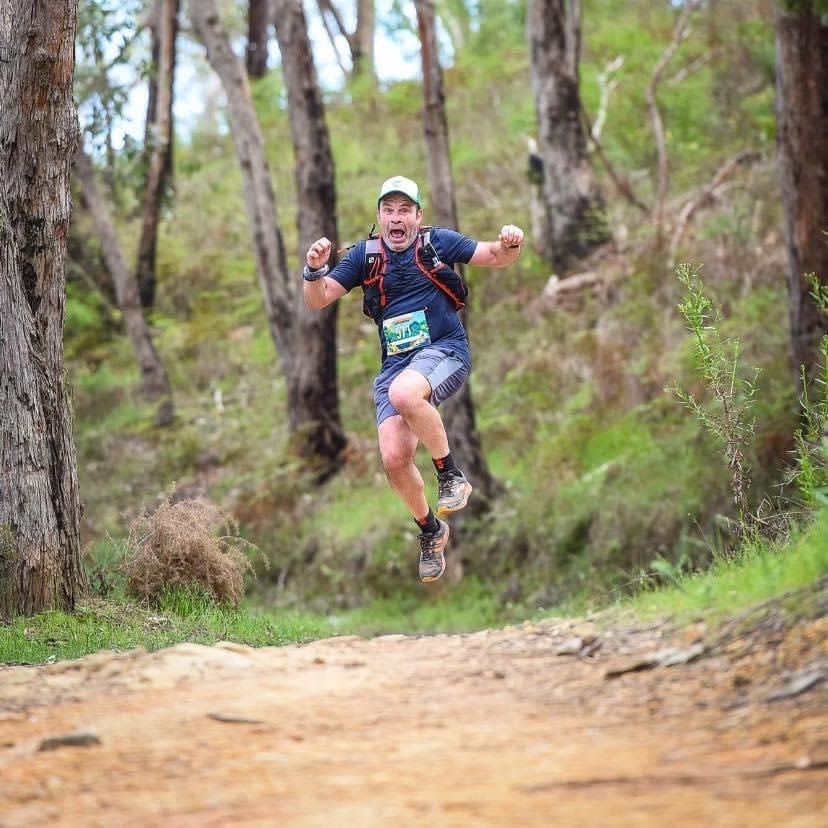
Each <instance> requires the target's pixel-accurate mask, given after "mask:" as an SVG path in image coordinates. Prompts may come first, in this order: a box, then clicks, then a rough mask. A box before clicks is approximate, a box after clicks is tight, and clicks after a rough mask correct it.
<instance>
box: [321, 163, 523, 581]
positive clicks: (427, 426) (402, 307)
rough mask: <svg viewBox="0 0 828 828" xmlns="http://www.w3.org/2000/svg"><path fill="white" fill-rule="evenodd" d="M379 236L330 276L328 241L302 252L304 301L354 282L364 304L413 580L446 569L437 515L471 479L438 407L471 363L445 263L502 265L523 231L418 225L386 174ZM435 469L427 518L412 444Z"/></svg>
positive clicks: (457, 292) (457, 501) (401, 181)
mask: <svg viewBox="0 0 828 828" xmlns="http://www.w3.org/2000/svg"><path fill="white" fill-rule="evenodd" d="M377 223H378V224H379V228H380V234H379V238H378V239H377V238H371V239H368V240H367V241H362V242H359V243H358V244H356V245H354V246H353V247H352V248H351V249H350V250H349V252H348V254H347V255H346V256H345V257H344V258H343V259H342V260H341V261H340V262H339V263H338V264H337V265H336V267H334V269H333V270H332V271H330V272H329V269H328V264H327V263H328V259H329V258H330V255H331V242H330V241H329V240H328V239H326V238H321V239H319V240H318V241H316V242H314V243H313V244H312V245H311V246H310V249H309V250H308V252H307V256H306V261H307V266H306V267H305V269H304V279H305V281H304V296H305V303H306V304H307V306H308V307H309V308H311V309H314V310H318V309H320V308H324V307H326V306H327V305H330V304H331V303H332V302H335V301H336V300H337V299H339V298H340V297H342V296H344V295H345V294H346V293H347V292H348V291H350V290H352V289H353V288H355V287H357V286H361V287H362V289H363V291H364V305H363V310H364V311H365V312H366V313H367V314H368V315H369V316H371V317H372V318H373V319H374V321H375V322H376V323H377V327H378V331H379V338H380V346H381V348H382V366H381V368H380V372H379V374H378V375H377V378H376V379H375V381H374V402H375V404H376V409H377V433H378V436H379V449H380V456H381V458H382V464H383V467H384V469H385V473H386V475H387V477H388V480H389V482H390V483H391V486H392V487H393V489H394V491H395V492H396V493H397V495H398V496H399V497H400V499H401V500H402V501H403V503H404V504H405V505H406V507H407V508H408V510H409V512H411V515H412V517H413V518H414V520H415V521H416V523H417V526H418V527H419V529H420V535H419V541H420V564H419V574H420V580H422V581H424V582H429V581H436V580H437V579H438V578H439V577H440V576H441V575H442V574H443V572H445V568H446V560H445V548H446V544H447V542H448V539H449V526H448V524H447V523H446V522H445V521H444V520H441V518H443V517H445V516H447V515H449V514H452V513H454V512H458V511H459V510H460V509H462V508H463V507H465V505H466V503H467V502H468V499H469V495H470V494H471V491H472V487H471V484H470V483H469V482H468V480H466V476H465V475H464V474H463V472H462V471H461V470H460V469H458V468H457V466H456V464H455V462H454V460H453V458H452V456H451V451H450V450H449V444H448V438H447V437H446V429H445V427H444V426H443V421H442V418H441V417H440V414H439V412H438V411H437V406H439V405H440V404H441V403H443V402H445V401H446V400H447V399H448V398H449V397H450V396H451V395H452V394H455V393H456V392H457V391H458V390H459V389H460V387H461V386H462V384H463V382H464V381H465V380H466V377H467V376H468V374H469V370H470V368H471V357H470V354H469V345H468V341H467V339H466V332H465V330H464V328H463V325H462V323H461V322H460V319H459V317H458V315H457V314H458V311H459V310H460V308H462V307H463V299H464V298H465V296H466V293H467V291H466V286H465V284H464V283H463V281H462V279H461V278H460V277H459V276H458V275H457V274H456V273H455V272H454V270H453V265H454V264H456V263H458V262H462V263H464V264H470V265H476V266H480V267H507V266H508V265H510V264H512V263H513V262H514V261H515V260H516V259H517V257H518V256H519V255H520V245H521V244H522V243H523V231H522V230H521V229H520V228H519V227H516V226H515V225H513V224H507V225H505V226H504V227H503V228H502V229H501V231H500V235H499V237H498V240H497V241H494V242H477V241H474V240H472V239H469V238H467V237H466V236H463V235H461V234H460V233H456V232H455V231H453V230H447V229H444V228H438V227H435V228H430V229H428V230H427V231H421V227H422V223H423V210H422V200H421V198H420V190H419V188H418V187H417V184H416V183H415V182H413V181H412V180H411V179H409V178H404V177H403V176H394V177H393V178H389V179H387V180H386V181H385V182H384V183H383V184H382V187H380V191H379V196H378V198H377ZM420 442H421V443H422V444H423V445H424V446H425V447H426V449H427V450H428V451H429V452H430V453H431V458H432V462H433V464H434V468H435V470H436V472H437V489H438V499H437V507H436V514H435V513H434V511H432V510H431V508H430V507H429V505H428V500H427V499H426V496H425V486H424V483H423V478H422V475H421V474H420V472H419V470H418V469H417V467H416V465H415V464H414V454H415V452H416V449H417V445H418V443H420Z"/></svg>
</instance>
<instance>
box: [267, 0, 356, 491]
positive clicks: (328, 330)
mask: <svg viewBox="0 0 828 828" xmlns="http://www.w3.org/2000/svg"><path fill="white" fill-rule="evenodd" d="M274 8H275V16H274V17H275V21H276V38H277V40H278V41H279V49H280V51H281V53H282V73H283V75H284V81H285V87H286V90H287V100H288V115H289V118H290V130H291V137H292V139H293V148H294V161H295V173H296V199H297V205H298V216H297V224H298V230H299V250H300V251H304V250H307V249H308V248H309V247H310V246H311V244H313V242H315V241H316V240H317V239H318V238H321V237H322V236H326V237H327V238H329V239H330V240H331V242H332V245H333V249H334V250H336V249H337V247H338V246H339V244H338V241H337V239H338V232H337V226H336V187H335V184H334V160H333V155H332V153H331V142H330V137H329V134H328V127H327V124H326V123H325V110H324V106H323V104H322V96H321V95H320V93H319V86H318V84H317V80H316V69H315V68H314V65H313V57H312V52H311V44H310V40H309V39H308V32H307V23H306V21H305V13H304V10H303V7H302V3H301V0H275V3H274ZM334 263H335V262H334V260H333V259H332V261H331V266H333V264H334ZM337 307H338V305H337V304H336V303H334V304H333V305H330V306H328V307H327V308H325V309H324V310H321V311H311V310H308V308H307V307H306V306H305V303H304V300H303V299H302V297H301V295H299V296H298V297H297V303H296V307H295V309H294V313H295V316H296V331H295V334H294V336H295V340H296V341H295V349H294V351H295V352H294V358H293V360H292V364H293V376H292V378H291V380H290V382H289V383H288V389H289V394H288V418H289V420H290V424H291V431H292V432H295V433H299V434H301V435H302V442H303V444H304V445H300V446H299V448H300V451H301V452H302V453H305V454H311V455H314V456H316V457H318V458H320V459H322V460H324V461H326V468H325V469H324V470H323V475H322V476H326V475H327V474H329V473H331V472H333V471H335V470H336V469H337V468H338V467H339V464H340V462H341V453H342V449H343V448H344V447H345V444H346V442H347V440H346V437H345V432H344V430H343V428H342V423H341V420H340V415H339V392H338V387H337V376H336V374H337V359H336V320H337Z"/></svg>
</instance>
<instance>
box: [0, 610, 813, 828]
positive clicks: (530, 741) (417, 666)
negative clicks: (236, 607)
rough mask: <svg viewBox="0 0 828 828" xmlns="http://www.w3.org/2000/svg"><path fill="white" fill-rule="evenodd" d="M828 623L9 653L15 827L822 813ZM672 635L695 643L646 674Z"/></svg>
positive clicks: (751, 819)
mask: <svg viewBox="0 0 828 828" xmlns="http://www.w3.org/2000/svg"><path fill="white" fill-rule="evenodd" d="M826 632H828V621H826V619H824V618H823V619H820V620H816V621H809V622H803V623H800V624H798V625H795V626H793V627H789V628H786V627H785V626H784V625H781V626H780V624H778V623H770V622H767V619H766V621H765V622H763V623H762V624H760V625H759V626H758V627H754V629H753V630H752V631H751V632H750V633H742V634H740V635H736V634H735V633H734V634H732V635H730V636H725V637H724V638H723V639H722V638H721V637H720V638H719V640H718V642H715V643H712V642H709V641H708V642H705V640H704V630H703V629H700V628H690V629H684V630H680V631H676V632H672V631H669V630H668V628H667V627H666V626H654V627H651V628H649V629H641V628H639V629H635V628H626V629H622V628H619V627H615V628H613V629H599V628H597V627H594V626H591V625H587V624H584V623H575V622H570V621H560V620H549V621H545V622H541V623H537V624H525V625H522V626H519V627H512V628H508V629H504V630H496V631H492V630H489V631H484V632H480V633H474V634H470V635H453V636H446V635H440V636H432V637H416V638H415V637H403V636H385V637H381V638H376V639H373V640H361V639H357V638H334V639H329V640H325V641H319V642H315V643H313V644H308V645H305V646H298V647H285V648H268V649H260V650H253V649H248V648H245V647H241V646H237V645H233V644H227V645H218V646H216V647H210V648H208V647H200V646H196V645H181V646H178V647H173V648H171V649H168V650H163V651H160V652H156V653H146V652H144V651H135V652H128V653H120V654H116V653H99V654H96V655H93V656H89V657H87V658H84V659H81V660H79V661H75V662H63V663H57V664H53V665H47V666H43V667H38V668H32V667H28V668H27V667H6V668H0V826H3V828H16V826H26V828H30V827H31V826H38V827H39V826H46V825H49V826H51V825H72V826H74V825H79V826H80V825H82V826H111V825H117V826H118V827H119V828H126V826H141V828H145V827H146V826H165V828H166V827H167V826H169V828H178V827H179V826H180V827H181V828H183V827H184V826H194V827H197V828H203V827H204V826H276V825H280V826H303V827H304V826H320V828H321V827H322V826H324V828H330V826H343V827H344V828H350V827H351V826H380V825H381V826H395V828H396V826H421V825H429V826H458V828H468V827H469V826H488V825H496V826H565V827H566V828H570V826H624V828H630V827H631V826H648V827H649V826H671V828H675V826H750V828H761V827H762V826H773V828H779V826H825V825H828V716H827V715H826V712H828V691H827V689H826V683H827V682H826V678H827V677H828V645H826V639H827V638H828V636H826ZM668 647H673V648H678V650H671V651H670V652H669V654H668V655H671V656H672V660H674V661H675V660H678V661H682V660H686V659H693V660H691V661H690V663H686V664H679V665H676V666H659V667H656V668H654V669H636V670H633V668H643V667H644V666H645V664H649V663H652V662H654V661H656V660H658V659H661V660H665V654H664V652H663V651H664V650H665V648H668ZM702 649H704V652H703V653H702V652H701V650H702ZM657 653H658V654H659V655H658V659H656V658H655V657H654V654H657ZM667 660H668V661H669V660H670V659H667ZM614 673H618V675H617V677H615V678H610V677H608V676H609V675H613V674H614ZM772 697H776V698H775V700H771V698H772ZM66 737H71V738H68V739H67V738H66ZM67 742H70V743H71V742H75V743H76V744H67ZM77 743H80V744H77ZM49 748H52V749H49Z"/></svg>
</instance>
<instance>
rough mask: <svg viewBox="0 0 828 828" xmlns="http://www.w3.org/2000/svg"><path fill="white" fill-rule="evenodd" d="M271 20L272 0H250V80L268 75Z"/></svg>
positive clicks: (247, 59) (248, 47) (247, 54)
mask: <svg viewBox="0 0 828 828" xmlns="http://www.w3.org/2000/svg"><path fill="white" fill-rule="evenodd" d="M270 19H271V8H270V0H249V2H248V4H247V49H246V58H245V60H246V65H247V74H248V77H250V78H263V77H264V76H265V75H266V74H267V42H268V40H269V34H268V32H269V29H270Z"/></svg>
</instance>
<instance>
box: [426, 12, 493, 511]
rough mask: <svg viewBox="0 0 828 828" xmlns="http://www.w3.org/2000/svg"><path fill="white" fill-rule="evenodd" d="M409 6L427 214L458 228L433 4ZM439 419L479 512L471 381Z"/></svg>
mask: <svg viewBox="0 0 828 828" xmlns="http://www.w3.org/2000/svg"><path fill="white" fill-rule="evenodd" d="M414 8H415V11H416V14H417V29H418V34H419V37H420V55H421V59H422V69H423V127H424V131H425V141H426V149H427V153H428V181H429V190H430V192H431V214H432V218H433V221H434V223H435V224H438V225H440V226H443V227H451V228H453V229H459V223H458V221H457V199H456V197H455V188H454V176H453V173H452V169H451V159H450V154H449V147H450V145H449V132H448V120H447V118H446V106H445V94H444V92H443V68H442V66H441V64H440V56H439V52H438V43H437V20H436V15H435V12H434V2H433V0H415V2H414ZM463 321H464V324H468V314H467V312H466V311H464V313H463ZM444 420H445V424H446V432H447V433H448V437H449V442H450V444H451V447H452V452H453V454H454V455H455V457H456V458H457V462H458V464H459V465H460V467H461V468H463V469H465V470H466V472H467V473H468V474H469V476H470V477H471V478H472V479H473V480H474V484H475V488H476V491H477V492H478V494H480V495H482V497H480V498H477V499H475V500H473V501H472V503H471V504H470V507H469V508H470V509H472V510H476V509H478V510H479V509H480V507H481V506H484V505H485V503H486V501H488V500H490V499H491V498H492V497H494V496H495V495H496V494H498V492H499V491H500V486H499V484H498V483H497V481H496V480H495V479H494V477H493V476H492V474H491V472H490V471H489V467H488V464H487V463H486V458H485V456H484V454H483V449H482V443H481V440H480V434H479V433H478V431H477V426H476V423H475V415H474V402H473V400H472V395H471V383H470V382H466V383H465V384H464V385H463V388H462V389H461V390H460V392H459V393H458V394H456V395H455V396H454V397H452V398H451V399H450V400H449V401H448V402H447V403H446V404H445V414H444Z"/></svg>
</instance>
